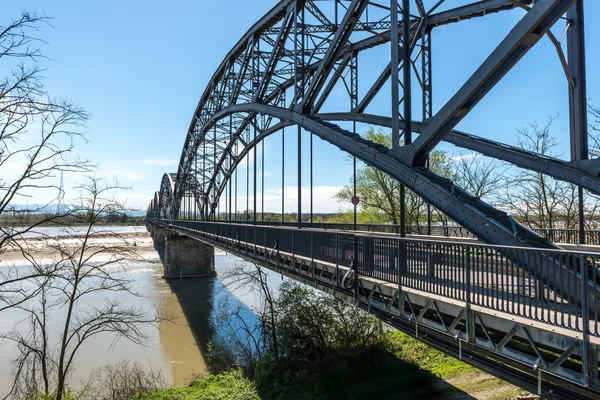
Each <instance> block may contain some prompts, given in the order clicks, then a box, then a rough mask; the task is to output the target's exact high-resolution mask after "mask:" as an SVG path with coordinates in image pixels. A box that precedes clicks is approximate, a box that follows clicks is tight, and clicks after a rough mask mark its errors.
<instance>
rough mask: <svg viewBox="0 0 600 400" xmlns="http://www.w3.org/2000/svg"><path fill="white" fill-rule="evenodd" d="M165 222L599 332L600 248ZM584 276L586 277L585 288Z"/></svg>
mask: <svg viewBox="0 0 600 400" xmlns="http://www.w3.org/2000/svg"><path fill="white" fill-rule="evenodd" d="M160 222H161V223H164V224H170V225H171V226H172V227H179V228H184V229H185V230H186V232H185V233H186V234H189V235H191V236H196V237H198V238H202V237H208V238H213V239H215V238H217V239H218V240H222V241H223V243H226V244H228V245H229V246H234V247H235V246H239V247H240V248H244V249H245V250H246V251H247V250H248V246H261V247H264V248H265V249H266V251H267V252H268V253H269V254H279V253H288V254H291V255H292V256H293V257H296V258H304V259H305V260H306V262H307V263H312V262H314V261H319V262H324V263H330V264H333V265H335V266H336V267H337V268H344V269H345V271H347V270H348V269H352V270H353V272H354V273H355V274H357V275H358V276H363V277H369V278H374V279H377V280H378V281H380V282H381V284H387V285H397V286H398V287H400V288H410V289H414V290H419V291H423V292H427V293H431V294H435V295H439V296H444V297H446V298H449V299H453V300H457V301H461V302H465V303H466V304H468V305H470V306H480V307H484V308H487V309H493V310H496V311H499V312H503V313H507V314H510V315H515V316H519V317H524V318H527V319H530V320H534V321H539V322H542V323H546V324H550V325H553V326H558V327H562V328H565V329H569V330H573V331H577V332H585V333H586V334H591V335H594V336H600V325H599V315H598V314H599V310H600V298H599V296H598V293H599V292H600V290H599V285H598V283H597V282H600V279H599V276H600V275H599V273H598V271H599V270H598V267H599V266H600V253H586V252H574V251H562V250H549V249H532V248H518V247H509V246H491V245H485V244H474V243H458V242H449V241H435V240H431V239H422V238H419V239H416V238H398V237H391V236H377V235H372V234H364V233H359V232H346V231H326V230H316V229H297V228H291V227H274V226H265V225H262V226H261V225H250V224H235V223H231V224H230V223H215V222H200V221H183V220H170V221H167V220H163V221H160ZM242 244H243V245H242ZM588 277H589V279H588ZM354 282H357V280H356V279H355V280H354ZM581 282H587V284H586V285H583V287H584V288H585V290H582V284H581ZM336 283H337V282H336ZM582 310H584V311H583V312H582Z"/></svg>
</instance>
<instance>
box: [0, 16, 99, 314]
mask: <svg viewBox="0 0 600 400" xmlns="http://www.w3.org/2000/svg"><path fill="white" fill-rule="evenodd" d="M48 23H49V18H48V17H46V16H43V15H36V14H30V13H26V12H24V13H22V15H21V16H20V17H19V18H16V19H13V20H11V21H9V23H8V24H7V25H5V26H0V70H2V71H5V72H6V76H5V77H4V78H0V256H2V254H3V253H4V252H6V251H7V249H9V248H13V249H17V250H19V251H21V253H22V255H23V257H24V258H25V259H27V260H28V261H29V262H30V263H31V264H32V265H34V266H37V268H34V269H33V270H32V271H31V273H30V275H26V276H24V275H22V274H21V272H20V271H19V270H17V269H15V268H10V269H8V271H3V272H2V274H0V310H2V309H4V308H6V307H11V306H14V305H18V304H21V303H22V302H24V301H26V300H28V299H30V298H32V297H35V296H36V295H37V294H38V290H39V287H33V286H31V285H27V284H24V283H25V282H24V281H27V280H28V279H39V278H43V277H48V276H49V275H50V274H51V272H52V270H48V269H47V268H48V267H47V266H41V265H39V264H36V263H35V262H34V260H33V259H32V257H31V256H30V254H29V249H28V248H27V246H26V243H25V242H24V241H23V240H22V239H23V237H24V235H26V234H28V233H31V232H32V231H34V230H35V229H36V228H37V227H39V226H40V225H43V224H47V223H49V222H60V221H61V220H62V219H64V217H66V216H68V215H69V214H71V213H72V212H74V210H73V209H64V210H63V211H62V212H56V213H49V212H48V211H49V208H50V207H49V206H50V205H51V204H52V203H53V202H54V201H55V199H57V198H59V197H60V195H61V188H60V186H59V180H58V179H59V178H58V175H60V174H61V173H63V172H82V171H87V170H89V168H90V167H91V165H90V163H89V162H88V161H86V160H81V159H79V158H78V157H74V156H72V150H73V146H74V144H75V142H76V141H77V140H85V138H84V137H83V134H84V132H85V123H86V120H87V119H88V118H89V114H88V113H87V112H85V111H84V110H82V109H81V108H79V107H77V106H75V105H74V104H72V103H71V102H70V101H68V100H65V99H60V98H54V97H52V96H51V95H50V94H49V93H48V92H47V91H46V90H45V88H44V86H43V79H42V72H43V70H42V68H41V67H40V64H39V62H40V60H42V59H43V58H44V57H43V55H42V53H41V51H40V48H39V46H40V45H41V44H43V41H41V40H40V39H38V38H36V37H35V36H34V35H35V33H36V32H37V31H38V30H39V29H40V28H41V27H43V26H45V25H48ZM40 199H45V200H40ZM23 203H27V204H26V205H23ZM32 215H35V218H26V217H29V216H32ZM28 287H29V288H33V290H32V291H30V290H27V288H28ZM8 299H10V301H8Z"/></svg>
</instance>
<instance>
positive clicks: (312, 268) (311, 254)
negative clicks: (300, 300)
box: [310, 231, 315, 278]
mask: <svg viewBox="0 0 600 400" xmlns="http://www.w3.org/2000/svg"><path fill="white" fill-rule="evenodd" d="M313 243H314V232H313V231H310V269H311V271H312V275H313V278H314V277H315V257H314V254H313Z"/></svg>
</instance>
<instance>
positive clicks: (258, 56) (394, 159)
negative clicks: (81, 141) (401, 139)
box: [154, 0, 600, 247]
mask: <svg viewBox="0 0 600 400" xmlns="http://www.w3.org/2000/svg"><path fill="white" fill-rule="evenodd" d="M325 3H328V2H322V4H325ZM338 3H339V2H335V5H336V6H335V7H334V8H335V9H336V12H335V15H332V12H331V8H329V9H325V6H321V4H319V6H317V3H315V2H312V1H304V0H283V1H281V2H279V3H278V4H277V5H276V6H275V7H273V8H272V9H271V10H270V11H269V12H268V13H267V14H266V15H265V16H264V17H263V18H261V19H260V20H259V21H258V22H257V23H256V24H255V25H254V26H253V27H252V28H251V29H250V30H249V31H248V32H247V33H246V34H245V35H244V36H243V37H242V39H241V40H240V41H239V42H238V43H237V44H236V45H235V46H234V48H233V49H232V50H231V51H230V52H229V53H228V55H227V56H226V58H225V59H224V60H223V62H222V63H221V65H220V66H219V68H218V70H217V71H216V72H215V74H214V76H213V77H212V79H211V81H210V83H209V85H208V87H207V89H206V90H205V92H204V94H203V96H202V98H201V99H200V101H199V104H198V106H197V108H196V111H195V113H194V117H193V119H192V121H191V123H190V128H189V130H188V133H187V136H186V140H185V143H184V146H183V150H182V154H181V158H180V163H179V168H178V172H177V174H165V176H164V177H163V180H162V183H161V190H160V201H159V202H158V203H159V206H158V208H159V209H160V211H159V213H160V215H162V216H164V217H171V218H177V217H178V216H179V213H180V209H181V201H182V199H183V198H184V197H185V194H186V193H193V196H194V199H195V202H196V203H197V208H198V209H199V210H201V217H200V218H201V219H209V218H210V217H212V216H214V214H215V209H216V205H217V204H218V201H219V198H220V196H221V194H222V193H223V190H224V189H225V188H226V183H227V181H228V179H229V178H230V177H231V173H232V171H233V170H234V168H235V167H236V166H237V165H238V164H239V162H240V160H241V159H242V158H243V157H244V156H245V155H246V154H247V153H248V152H249V151H250V150H251V149H252V148H253V146H255V145H256V144H257V143H258V142H259V141H260V140H259V141H257V140H256V138H259V139H262V138H264V137H266V136H267V134H268V133H272V132H275V131H276V130H277V128H283V127H285V126H289V125H296V126H298V127H299V128H300V127H302V128H304V129H306V130H308V131H310V132H312V133H314V134H317V135H318V136H320V137H321V138H323V139H325V140H327V141H329V142H331V143H334V144H336V145H337V146H338V147H340V148H342V149H343V150H345V151H348V152H349V153H350V154H353V155H355V156H357V157H358V158H359V159H362V160H363V161H365V162H367V163H369V164H372V165H376V166H377V165H381V168H382V170H385V171H386V172H388V173H390V175H392V176H394V177H396V178H397V179H399V180H400V181H401V182H402V183H403V184H404V185H405V186H406V187H408V188H409V189H411V190H413V191H414V192H415V193H418V194H419V195H421V196H422V197H423V198H424V199H425V200H426V201H427V202H428V203H430V204H432V205H434V206H436V207H437V208H438V209H440V210H442V211H443V212H445V213H447V214H448V215H449V216H450V217H451V218H453V219H454V220H456V221H457V222H459V223H461V224H462V225H463V226H465V227H466V228H467V229H469V230H470V231H471V232H473V233H474V234H475V235H476V236H477V237H479V238H480V239H481V240H483V241H485V242H488V243H493V244H511V245H527V246H535V247H554V245H553V244H552V243H550V242H549V241H547V240H545V239H543V238H541V237H539V236H538V235H536V234H535V233H533V232H531V231H530V230H528V229H526V228H525V227H523V226H521V225H519V224H518V223H517V222H515V221H514V220H512V218H510V217H509V216H508V215H507V214H506V213H505V212H502V211H500V210H497V209H494V208H493V207H491V206H490V205H487V204H485V203H483V202H481V201H480V200H477V199H474V198H473V197H472V196H470V195H469V194H468V193H466V192H464V191H463V190H461V189H460V188H458V187H457V186H455V185H454V184H453V183H452V182H450V181H448V180H446V179H444V178H441V177H438V176H435V175H434V174H433V173H432V172H431V171H429V170H426V169H424V168H423V167H422V158H423V154H424V153H426V152H427V151H428V150H429V149H430V148H431V147H432V145H434V144H435V143H438V142H439V141H440V140H446V141H448V142H450V143H453V144H456V145H458V146H462V147H466V148H469V149H470V150H473V151H476V152H479V153H482V154H484V155H487V156H491V157H495V158H498V159H503V160H505V161H509V162H513V164H515V165H517V166H518V167H522V168H528V169H532V170H535V171H538V172H542V173H545V174H548V175H550V176H552V177H555V178H557V179H563V180H566V181H569V182H572V183H575V184H577V185H580V186H581V187H583V188H586V189H588V190H591V191H593V192H596V193H599V192H600V184H599V182H600V179H599V178H598V173H597V171H596V169H597V168H596V165H597V160H593V161H592V162H587V161H586V160H576V161H575V163H567V162H564V161H560V160H554V159H549V158H546V157H541V156H539V155H536V154H531V153H530V154H525V153H524V152H522V151H517V149H515V148H512V147H510V146H507V145H504V144H501V143H492V142H490V141H488V140H486V139H483V138H478V137H475V136H473V135H466V134H464V133H461V132H458V131H452V127H453V126H454V125H456V123H458V121H460V119H462V118H463V117H464V116H465V115H466V114H467V113H468V111H469V110H470V109H472V108H473V107H474V106H475V104H476V103H477V102H478V101H479V100H480V99H481V98H482V97H483V96H484V95H485V94H486V93H487V92H488V91H489V90H491V89H492V87H493V86H494V85H495V84H496V83H497V82H498V81H499V80H500V79H501V78H502V76H504V74H506V73H507V72H508V71H509V70H510V69H511V68H512V67H513V66H514V65H515V64H516V63H517V62H518V60H519V59H520V58H521V57H522V56H523V55H524V54H525V53H526V52H527V51H528V50H529V49H530V48H531V47H532V46H533V45H535V44H536V43H537V41H539V40H540V39H541V38H542V37H543V35H544V34H548V35H551V33H549V28H550V27H551V26H552V25H553V24H554V23H555V22H556V21H557V20H558V19H559V18H560V17H561V16H562V15H563V14H565V12H566V11H567V10H569V12H570V13H571V12H572V11H571V10H572V9H575V8H576V7H571V6H572V5H573V4H574V3H575V0H548V1H545V2H537V3H535V5H532V6H529V5H528V4H530V3H531V2H528V1H523V2H513V1H510V0H483V1H477V2H473V3H470V4H465V5H463V6H460V7H457V8H454V9H448V10H444V11H439V12H436V9H437V6H438V5H439V3H438V2H436V5H434V6H433V7H431V8H430V9H428V10H427V9H426V8H425V4H423V2H422V1H419V2H417V6H418V7H417V8H418V11H419V14H418V15H416V16H415V15H411V16H410V17H408V19H407V20H406V21H405V20H402V21H399V22H398V25H397V26H395V27H394V26H393V25H394V24H392V22H391V21H392V19H393V18H392V15H393V13H392V12H390V8H389V6H388V7H387V9H386V7H385V5H383V4H382V3H380V2H376V1H372V0H371V1H369V0H351V1H348V2H346V3H347V4H346V6H345V7H344V8H343V10H342V12H339V8H340V7H338V6H337V4H338ZM516 7H524V8H526V9H527V10H528V11H527V12H525V14H524V16H523V18H522V19H521V20H520V21H519V22H518V23H517V24H516V26H515V27H514V28H513V30H512V31H511V32H510V33H509V34H508V35H507V37H506V38H505V39H504V40H503V41H502V42H501V43H500V45H499V46H498V47H496V49H495V50H494V51H493V52H492V54H491V55H490V57H488V59H487V60H486V61H485V62H484V63H483V64H482V65H481V67H480V68H479V69H478V71H476V72H475V73H474V74H473V76H472V77H471V78H470V79H469V80H468V81H467V82H466V83H465V85H463V87H462V88H461V89H460V90H459V91H458V92H457V94H456V95H455V96H454V97H453V98H452V99H451V100H450V101H449V102H448V103H447V104H446V105H445V106H444V107H442V109H441V110H440V111H439V112H438V113H437V114H435V115H433V113H432V107H431V103H430V98H431V85H430V81H429V83H427V82H428V81H427V79H430V77H429V78H428V77H426V76H425V75H427V68H423V71H422V74H423V76H422V77H421V78H422V81H421V80H420V84H421V87H422V89H423V118H424V119H425V118H426V117H427V116H428V115H429V118H426V119H425V120H424V121H423V122H421V123H419V122H415V123H413V122H412V121H410V124H407V123H406V121H403V120H402V115H400V114H401V112H400V108H398V109H397V110H398V114H399V116H400V121H394V118H393V117H392V118H390V117H385V116H377V115H370V114H365V113H364V112H363V111H364V110H365V109H366V108H367V107H368V105H369V103H370V102H371V101H372V100H373V98H374V97H375V96H377V94H378V93H379V91H380V90H381V88H382V87H383V86H384V84H385V83H386V82H388V81H389V78H390V76H392V75H393V76H396V75H397V74H395V71H394V70H395V68H392V66H393V65H396V64H398V68H400V69H403V68H404V67H405V66H404V65H403V64H404V63H403V58H402V57H399V58H398V59H397V60H396V62H390V63H389V64H388V65H387V67H385V68H384V70H383V72H382V73H381V74H380V75H379V76H378V77H377V79H376V80H375V82H374V83H373V85H372V87H371V88H370V89H369V91H368V92H367V93H366V94H365V96H363V98H362V100H361V101H360V102H359V101H358V95H357V93H356V88H354V89H349V90H348V94H349V97H350V98H352V99H354V102H353V104H354V107H353V109H352V110H351V111H350V112H349V113H320V109H321V107H322V106H323V105H324V104H326V102H327V99H328V98H329V96H330V94H331V92H332V91H333V89H334V88H335V87H336V85H339V84H340V82H342V83H343V85H345V86H346V88H348V87H349V86H353V85H354V86H356V85H355V83H356V80H357V76H358V72H359V71H358V67H357V63H356V60H357V58H358V55H359V54H362V52H364V51H367V50H369V49H372V48H375V47H378V46H381V45H383V44H385V43H388V42H390V41H392V42H394V39H395V38H398V40H404V39H405V38H404V36H403V33H405V32H406V31H408V32H409V35H408V36H407V39H408V40H406V43H409V44H410V51H411V52H413V54H414V52H417V51H418V56H417V58H418V57H421V59H422V60H423V65H426V64H428V65H429V67H428V68H429V73H430V59H429V57H430V52H431V42H430V34H431V30H432V29H434V28H436V27H438V26H441V25H446V24H450V23H455V22H458V21H462V20H465V19H470V18H476V17H481V16H484V15H488V14H490V13H494V12H500V11H505V10H511V9H513V8H516ZM382 10H383V11H382ZM369 12H370V13H371V14H370V15H371V16H370V17H369ZM377 12H379V14H377ZM374 14H375V15H376V17H374ZM404 25H407V26H408V28H409V29H408V30H404V29H401V28H403V27H404ZM571 29H573V28H571ZM403 43H405V42H403ZM407 48H408V47H407ZM569 51H570V52H571V51H572V49H571V48H569ZM577 55H578V54H577V53H574V55H571V54H570V58H573V57H575V56H577ZM404 56H406V54H405V55H404ZM405 58H406V57H405ZM407 59H410V58H407ZM410 64H411V65H410V66H411V67H412V68H413V69H414V68H416V65H415V62H414V61H413V60H412V59H411V63H410ZM348 75H350V77H348ZM568 77H569V78H571V80H572V78H573V75H572V74H571V75H568ZM400 84H401V82H400ZM392 86H394V85H393V84H392ZM404 97H405V98H404V100H403V101H404V102H408V101H409V100H410V91H407V92H405V96H404ZM427 99H429V100H427ZM461 99H462V100H464V101H463V102H460V101H459V100H461ZM427 102H428V104H426V103H427ZM457 102H458V103H460V104H459V106H457V107H454V108H452V106H453V105H456V104H458V103H457ZM392 107H393V108H394V107H395V106H393V105H392ZM427 108H428V109H429V110H427ZM285 109H287V110H288V111H289V112H288V113H285V112H284V110H285ZM292 110H293V111H292ZM395 110H396V109H395V108H394V112H395ZM320 117H322V118H323V119H332V120H333V119H337V120H351V121H361V122H368V123H376V124H378V125H382V126H390V127H392V131H398V130H399V129H404V130H406V127H407V126H411V129H410V132H405V134H406V135H409V136H410V133H411V132H413V131H414V132H418V133H420V135H419V136H418V138H417V141H416V142H415V143H416V144H414V145H413V144H411V145H407V146H404V147H397V146H396V148H393V149H385V148H381V146H377V145H375V144H373V143H365V141H364V140H363V139H362V138H360V136H359V135H357V134H356V133H355V132H348V131H344V130H343V129H341V128H339V127H337V126H331V125H329V124H328V123H327V122H325V121H323V120H321V118H320ZM440 120H443V121H445V122H444V123H443V124H442V125H443V126H441V125H440V123H439V122H436V121H440ZM432 124H437V125H436V126H437V127H435V128H433V126H434V125H432ZM252 131H254V137H253V138H252V137H251V132H252ZM334 132H335V133H334ZM432 132H433V133H432ZM335 135H337V136H338V137H337V138H335V137H334V136H335ZM348 140H350V141H348ZM415 146H417V147H415ZM372 150H375V151H376V152H377V154H376V156H375V153H373V154H371V153H372ZM359 153H360V154H359ZM382 160H385V162H382ZM155 203H156V202H155ZM154 207H155V208H156V205H155V206H154ZM467 216H469V217H467ZM194 218H197V216H195V217H194Z"/></svg>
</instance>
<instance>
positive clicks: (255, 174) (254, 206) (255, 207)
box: [248, 120, 257, 225]
mask: <svg viewBox="0 0 600 400" xmlns="http://www.w3.org/2000/svg"><path fill="white" fill-rule="evenodd" d="M255 123H256V120H255ZM253 130H254V149H253V151H254V168H253V169H252V171H253V172H254V199H253V200H254V205H253V208H254V210H253V211H254V213H253V214H254V224H255V225H256V209H257V206H256V205H257V203H256V179H257V178H256V176H257V173H256V125H254V129H253ZM248 154H250V153H249V152H248Z"/></svg>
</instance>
